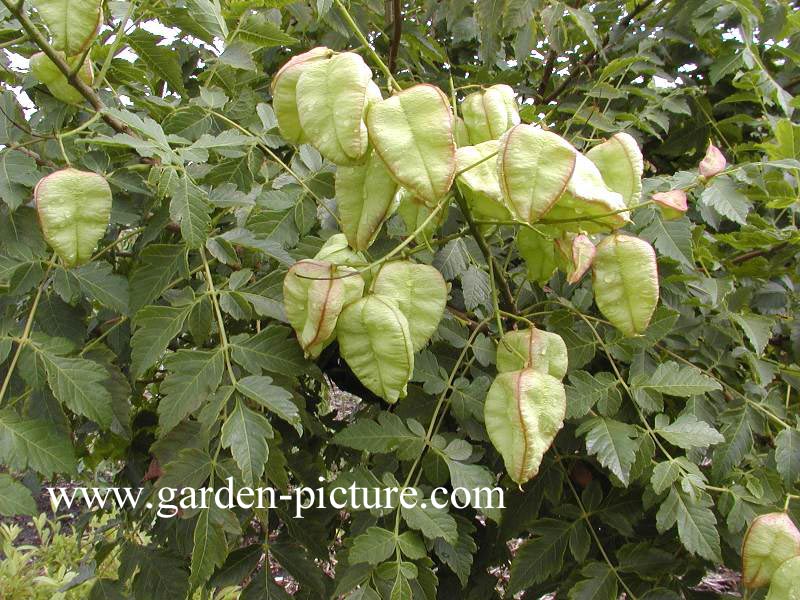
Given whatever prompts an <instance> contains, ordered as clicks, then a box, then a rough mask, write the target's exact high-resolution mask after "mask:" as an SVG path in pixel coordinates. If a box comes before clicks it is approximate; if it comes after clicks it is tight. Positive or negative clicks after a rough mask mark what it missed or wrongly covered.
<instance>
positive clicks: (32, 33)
mask: <svg viewBox="0 0 800 600" xmlns="http://www.w3.org/2000/svg"><path fill="white" fill-rule="evenodd" d="M0 2H2V3H3V5H4V6H5V7H6V8H7V9H8V11H9V12H10V13H11V14H12V15H13V16H14V18H15V19H16V20H17V21H19V24H20V25H22V28H23V29H24V30H25V32H26V33H27V34H28V36H29V37H30V39H31V41H32V42H33V43H34V44H36V45H37V46H38V47H39V49H40V50H41V51H42V52H44V54H45V55H46V56H47V58H49V59H50V60H51V61H53V64H55V66H56V67H58V70H59V71H61V73H62V74H63V75H64V77H66V78H67V81H68V82H69V83H70V85H71V86H72V87H74V88H75V89H76V90H78V92H79V93H80V94H81V96H83V97H84V98H86V100H87V101H88V102H89V104H91V105H92V108H94V110H95V111H96V112H98V113H100V114H101V115H102V118H103V120H104V121H105V122H106V123H108V124H109V126H111V127H112V128H113V129H114V130H115V131H116V132H118V133H128V134H130V133H131V130H130V129H129V128H128V127H127V126H126V125H125V124H123V123H122V122H121V121H119V120H117V119H115V118H114V117H112V116H111V115H109V114H106V113H105V108H106V107H105V104H103V101H102V100H100V96H98V95H97V93H96V92H95V91H94V90H93V89H92V88H91V87H90V86H89V85H87V84H86V83H85V82H84V81H83V80H82V79H81V78H80V77H78V73H77V72H74V71H73V69H71V68H70V66H69V65H68V64H67V62H66V61H65V60H64V59H63V58H61V56H60V55H59V54H58V52H56V51H55V50H54V49H53V47H52V46H51V45H50V44H49V43H48V41H47V40H46V39H45V37H44V36H43V35H42V33H41V32H40V31H39V29H38V28H37V27H36V25H34V23H33V21H31V20H30V18H29V17H28V15H26V14H25V13H24V12H23V10H22V3H19V4H16V3H14V2H12V1H11V0H0Z"/></svg>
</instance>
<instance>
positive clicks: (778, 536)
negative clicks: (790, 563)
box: [742, 513, 800, 588]
mask: <svg viewBox="0 0 800 600" xmlns="http://www.w3.org/2000/svg"><path fill="white" fill-rule="evenodd" d="M795 556H800V531H798V529H797V527H796V526H795V524H794V522H793V521H792V519H791V518H790V517H789V515H787V514H786V513H769V514H765V515H761V516H759V517H756V518H755V519H753V522H752V523H751V524H750V527H749V528H748V529H747V533H746V534H745V536H744V541H743V542H742V583H743V584H744V585H745V587H749V588H758V587H762V586H765V585H768V584H769V582H770V581H772V576H773V574H774V573H775V571H776V570H777V569H778V567H780V566H781V565H782V564H783V563H784V562H786V561H787V560H789V559H790V558H793V557H795Z"/></svg>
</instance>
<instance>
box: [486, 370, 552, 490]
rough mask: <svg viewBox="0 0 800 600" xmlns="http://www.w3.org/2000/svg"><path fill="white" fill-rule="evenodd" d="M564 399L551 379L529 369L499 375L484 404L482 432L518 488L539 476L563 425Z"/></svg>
mask: <svg viewBox="0 0 800 600" xmlns="http://www.w3.org/2000/svg"><path fill="white" fill-rule="evenodd" d="M566 408H567V399H566V394H565V392H564V386H563V385H562V383H561V382H560V381H559V380H558V379H556V378H555V377H551V376H550V375H547V374H545V373H538V372H536V371H534V370H533V369H524V370H522V371H512V372H510V373H500V374H499V375H498V376H497V378H496V379H495V380H494V382H493V383H492V386H491V387H490V388H489V393H488V394H487V396H486V403H485V404H484V410H483V415H484V421H485V423H486V432H487V433H488V434H489V439H490V440H491V441H492V445H494V447H495V448H496V449H497V451H498V452H499V453H500V455H501V456H502V457H503V461H504V462H505V466H506V472H507V473H508V475H509V477H511V479H512V480H514V481H515V482H516V483H518V484H519V485H522V484H523V483H525V482H526V481H529V480H530V479H531V478H532V477H534V476H535V475H536V474H537V473H538V472H539V465H540V464H541V462H542V457H543V456H544V453H545V452H546V451H547V449H548V448H549V447H550V446H551V445H552V443H553V440H554V439H555V437H556V434H557V433H558V431H559V430H560V429H561V427H562V425H563V424H564V415H565V413H566Z"/></svg>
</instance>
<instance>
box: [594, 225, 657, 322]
mask: <svg viewBox="0 0 800 600" xmlns="http://www.w3.org/2000/svg"><path fill="white" fill-rule="evenodd" d="M592 285H593V287H594V298H595V302H597V308H599V309H600V312H601V313H603V315H605V317H606V318H607V319H608V320H609V321H611V324H612V325H614V327H616V328H617V329H619V330H620V331H621V332H622V333H624V334H625V335H626V336H635V335H639V334H641V333H643V332H644V330H645V329H647V326H648V325H649V323H650V317H652V316H653V311H654V310H655V308H656V304H658V267H657V265H656V253H655V251H654V250H653V247H652V246H651V245H650V244H648V243H647V242H645V241H644V240H640V239H639V238H636V237H632V236H629V235H622V234H618V233H617V234H614V235H610V236H608V237H607V238H605V239H604V240H603V241H602V242H600V244H598V246H597V253H596V254H595V257H594V264H593V265H592Z"/></svg>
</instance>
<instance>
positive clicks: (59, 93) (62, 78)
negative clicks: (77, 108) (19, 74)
mask: <svg viewBox="0 0 800 600" xmlns="http://www.w3.org/2000/svg"><path fill="white" fill-rule="evenodd" d="M61 57H62V58H64V56H63V54H62V55H61ZM65 60H66V59H65ZM72 62H74V63H75V64H77V62H76V61H72ZM68 64H69V63H68ZM70 66H71V67H72V68H74V65H70ZM30 67H31V75H33V76H34V77H35V78H36V79H38V80H39V81H41V82H42V83H43V84H44V85H46V86H47V89H48V90H50V93H51V94H53V96H54V97H56V98H58V99H59V100H61V101H62V102H64V103H65V104H81V103H82V102H84V98H83V95H82V94H81V93H80V92H79V91H78V90H76V89H75V88H74V87H73V86H72V84H71V83H70V82H69V81H68V80H67V77H66V75H64V74H63V73H62V72H61V70H60V69H59V68H58V67H57V66H56V64H55V63H54V62H53V61H52V60H50V58H49V57H48V56H47V55H46V54H45V53H44V52H37V53H36V54H34V55H33V56H31V60H30ZM78 77H79V78H80V79H81V81H83V82H84V83H86V84H87V85H91V84H92V82H93V81H94V70H93V69H92V62H91V61H89V60H87V61H84V63H83V64H82V65H81V70H80V71H78Z"/></svg>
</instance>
